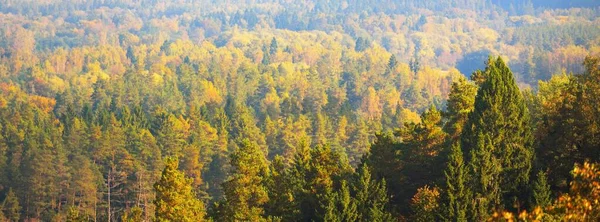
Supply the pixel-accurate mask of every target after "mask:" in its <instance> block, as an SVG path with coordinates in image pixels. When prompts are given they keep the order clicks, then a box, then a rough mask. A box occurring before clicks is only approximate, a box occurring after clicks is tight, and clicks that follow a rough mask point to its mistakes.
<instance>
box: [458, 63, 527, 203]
mask: <svg viewBox="0 0 600 222" xmlns="http://www.w3.org/2000/svg"><path fill="white" fill-rule="evenodd" d="M482 75H483V77H484V81H483V83H482V84H481V87H480V89H479V91H478V92H477V97H476V98H475V108H474V110H473V112H471V114H470V115H469V120H468V122H467V125H466V126H465V129H464V131H463V137H462V142H463V148H464V149H465V151H466V152H468V153H470V154H471V155H470V156H469V158H470V160H469V162H470V163H471V165H470V167H471V169H472V170H473V171H474V172H473V176H474V177H473V180H472V182H473V184H472V186H473V187H474V192H475V193H476V194H478V195H479V196H480V198H483V199H481V200H482V201H481V202H480V203H481V204H492V205H496V206H482V208H481V209H484V208H485V209H488V210H490V209H491V208H493V207H512V206H515V202H514V201H515V200H518V199H519V198H522V197H521V196H520V195H521V194H522V192H520V189H524V188H526V186H527V184H528V182H529V173H530V170H531V165H532V158H533V150H532V143H533V140H532V134H531V126H530V121H529V119H530V117H529V111H528V109H527V106H526V104H525V102H524V100H523V95H522V94H521V91H520V90H519V88H518V87H517V84H516V82H515V79H514V77H513V74H512V72H511V71H510V69H509V68H508V66H507V65H506V64H505V63H504V61H503V60H502V59H501V58H496V59H493V58H492V59H490V61H489V62H488V65H487V67H486V69H485V70H484V71H483V72H482ZM496 192H499V193H498V194H496ZM476 198H477V195H476ZM499 198H500V199H502V200H503V204H504V206H500V203H497V202H499V201H498V199H499ZM484 199H485V200H484Z"/></svg>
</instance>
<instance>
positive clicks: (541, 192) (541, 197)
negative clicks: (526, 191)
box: [533, 171, 552, 208]
mask: <svg viewBox="0 0 600 222" xmlns="http://www.w3.org/2000/svg"><path fill="white" fill-rule="evenodd" d="M546 177H547V176H546V173H544V172H543V171H540V172H538V173H537V179H536V181H535V182H534V183H533V205H534V206H538V207H542V208H544V207H547V206H548V205H550V204H552V199H551V197H550V195H551V193H550V192H551V191H550V185H549V184H548V181H547V179H546Z"/></svg>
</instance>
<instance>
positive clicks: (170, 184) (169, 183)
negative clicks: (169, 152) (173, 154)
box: [154, 158, 205, 222]
mask: <svg viewBox="0 0 600 222" xmlns="http://www.w3.org/2000/svg"><path fill="white" fill-rule="evenodd" d="M178 167H179V161H178V160H177V158H167V159H166V161H165V169H164V170H163V172H162V175H161V177H160V180H159V181H158V182H156V183H155V184H154V189H155V190H156V200H155V201H154V204H155V205H156V211H155V217H156V221H165V222H166V221H190V222H191V221H204V214H205V210H204V204H203V203H202V201H200V200H198V199H196V195H195V194H194V191H193V189H192V185H191V184H192V180H190V179H187V178H185V175H184V174H183V172H181V171H179V170H178V169H177V168H178Z"/></svg>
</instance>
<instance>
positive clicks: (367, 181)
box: [353, 164, 393, 222]
mask: <svg viewBox="0 0 600 222" xmlns="http://www.w3.org/2000/svg"><path fill="white" fill-rule="evenodd" d="M353 190H354V193H355V195H356V197H355V201H356V206H357V207H356V209H357V211H358V218H357V220H358V221H378V222H383V221H391V220H393V217H392V215H391V213H390V212H389V211H388V202H389V197H388V194H387V190H386V182H385V179H382V180H381V181H377V180H374V179H373V178H372V175H371V172H370V170H369V166H368V165H367V164H364V165H362V166H361V167H360V168H359V171H358V174H357V176H356V180H355V181H354V185H353Z"/></svg>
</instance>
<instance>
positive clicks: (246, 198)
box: [221, 140, 269, 221]
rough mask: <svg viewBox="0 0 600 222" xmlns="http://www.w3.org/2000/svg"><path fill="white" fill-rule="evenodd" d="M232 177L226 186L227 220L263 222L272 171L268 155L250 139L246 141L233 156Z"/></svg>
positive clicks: (225, 207)
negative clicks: (268, 180)
mask: <svg viewBox="0 0 600 222" xmlns="http://www.w3.org/2000/svg"><path fill="white" fill-rule="evenodd" d="M230 159H231V167H232V169H231V175H230V177H229V179H228V180H227V181H225V183H223V191H224V192H225V202H224V206H223V207H224V209H225V212H224V213H225V215H221V216H222V218H223V219H224V220H226V221H259V220H261V219H262V218H263V214H264V205H265V204H266V203H267V202H268V201H269V196H268V193H267V188H266V187H265V183H266V181H265V180H266V178H268V176H269V169H268V165H267V160H266V158H265V154H264V153H263V152H262V150H261V149H260V148H259V147H258V146H257V145H255V144H253V143H251V142H250V141H249V140H244V141H242V144H240V147H239V149H238V150H236V151H234V152H233V153H232V154H231V156H230Z"/></svg>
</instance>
